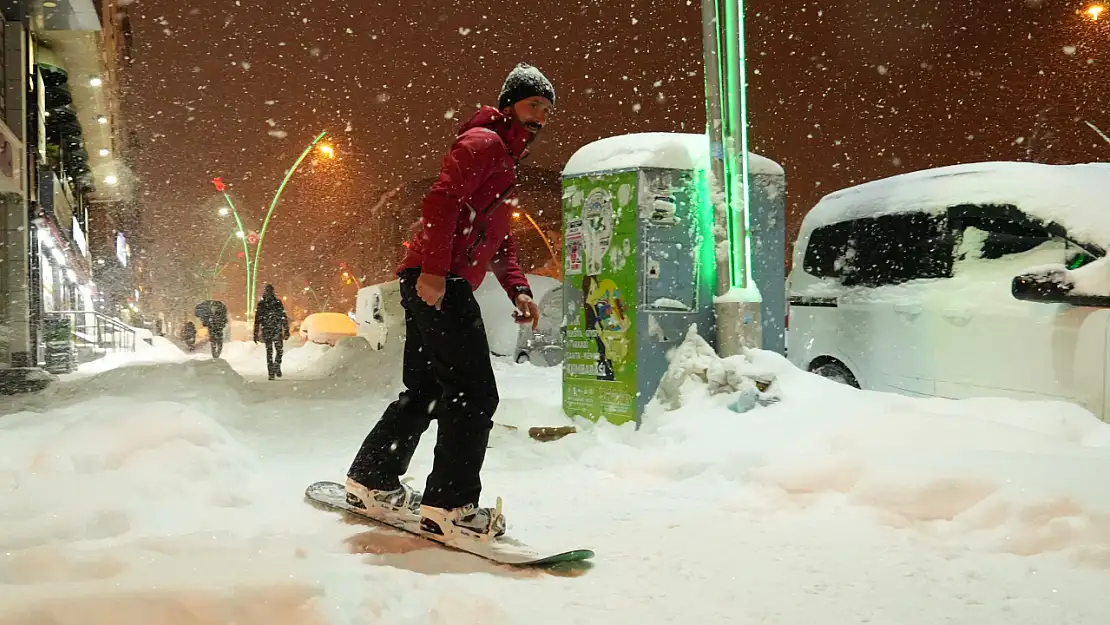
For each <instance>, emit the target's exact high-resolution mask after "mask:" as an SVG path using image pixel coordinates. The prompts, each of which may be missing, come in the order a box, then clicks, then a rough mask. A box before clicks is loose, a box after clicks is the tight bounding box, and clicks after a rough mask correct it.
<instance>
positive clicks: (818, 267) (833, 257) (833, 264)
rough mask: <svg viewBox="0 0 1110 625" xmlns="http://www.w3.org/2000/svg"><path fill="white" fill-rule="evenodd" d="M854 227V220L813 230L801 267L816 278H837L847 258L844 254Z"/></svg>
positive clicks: (846, 251)
mask: <svg viewBox="0 0 1110 625" xmlns="http://www.w3.org/2000/svg"><path fill="white" fill-rule="evenodd" d="M854 227H855V222H853V221H843V222H840V223H837V224H832V225H830V226H822V227H821V228H818V229H816V230H814V231H813V234H811V235H810V236H809V244H808V245H807V246H806V255H805V258H803V259H802V269H804V270H805V272H806V273H808V274H810V275H811V276H816V277H818V278H839V277H840V275H841V270H842V269H843V268H844V265H845V263H846V261H847V260H848V259H847V258H846V254H847V253H848V247H849V242H850V240H851V238H852V229H853V228H854Z"/></svg>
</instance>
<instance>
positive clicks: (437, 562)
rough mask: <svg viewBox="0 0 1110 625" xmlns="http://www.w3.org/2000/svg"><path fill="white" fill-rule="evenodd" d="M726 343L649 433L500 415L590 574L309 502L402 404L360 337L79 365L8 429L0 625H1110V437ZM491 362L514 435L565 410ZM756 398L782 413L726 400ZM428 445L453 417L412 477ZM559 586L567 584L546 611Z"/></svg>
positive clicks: (1020, 410)
mask: <svg viewBox="0 0 1110 625" xmlns="http://www.w3.org/2000/svg"><path fill="white" fill-rule="evenodd" d="M229 347H231V346H229ZM247 347H250V346H247ZM704 347H705V346H704V345H702V344H699V343H698V342H697V341H696V340H693V339H691V340H688V342H687V343H685V344H684V345H683V346H682V348H680V349H679V350H678V351H677V352H676V354H675V357H674V358H673V359H672V368H671V370H670V371H669V372H668V380H669V381H670V382H668V384H669V385H670V386H669V389H668V390H667V391H665V393H669V395H668V401H662V397H661V398H659V399H660V400H659V401H653V402H652V404H651V405H649V407H648V410H647V412H646V414H645V418H644V425H643V427H642V428H641V429H640V430H639V431H635V430H634V429H633V427H632V426H631V425H626V426H614V425H612V424H609V423H607V422H601V423H597V424H594V423H591V422H587V421H577V422H576V423H575V424H576V425H577V426H578V427H579V432H578V433H577V434H573V435H570V436H567V437H566V438H563V439H561V440H559V441H556V442H550V443H538V442H535V441H532V440H531V439H529V438H528V437H527V435H526V433H522V432H520V431H510V430H506V429H504V428H495V429H494V432H493V434H492V435H491V439H490V449H489V451H488V452H487V456H486V461H485V465H484V469H483V474H482V482H483V487H484V491H483V499H484V500H487V501H492V499H493V497H495V496H497V495H501V496H503V497H505V511H506V514H507V516H508V519H509V528H510V529H509V531H510V533H511V534H513V535H514V536H516V537H517V538H519V539H521V540H524V541H526V542H529V543H532V544H536V545H543V544H551V543H568V542H569V543H574V544H578V545H581V546H584V547H590V548H593V549H595V550H596V551H597V554H598V555H597V560H596V562H597V565H596V566H595V567H594V568H593V569H591V570H586V571H580V572H579V573H580V576H578V577H562V576H556V575H548V574H544V573H539V572H520V571H510V570H506V569H503V568H500V567H494V566H491V565H488V564H486V563H485V562H482V561H478V560H475V559H474V558H472V557H469V556H466V555H464V554H457V553H452V552H449V551H447V550H443V549H439V548H436V547H431V546H429V545H428V544H427V543H425V542H423V541H421V540H420V539H417V538H410V537H407V536H399V535H396V534H392V533H389V532H384V531H378V530H376V529H375V528H373V527H371V526H368V525H364V524H360V523H356V522H351V521H347V520H345V519H344V518H343V517H341V516H339V515H337V514H334V513H331V512H326V511H320V510H317V509H315V508H312V507H311V506H309V505H307V504H306V503H305V502H304V501H303V498H302V493H303V490H304V488H305V486H306V485H307V484H309V483H311V482H313V481H316V480H319V479H329V478H330V479H336V480H342V479H343V476H344V475H345V471H346V469H347V467H348V465H349V463H350V460H351V458H352V456H353V455H354V453H355V451H356V450H357V449H358V446H359V445H360V444H361V442H362V439H363V437H364V436H365V434H366V432H367V431H368V430H369V428H370V427H372V426H373V423H374V420H375V419H376V418H377V417H378V415H380V414H381V411H382V409H383V408H384V407H385V405H386V404H387V403H388V402H389V401H391V400H392V399H393V397H392V392H391V391H388V392H387V389H386V386H388V384H392V383H393V382H392V381H389V380H386V381H384V383H383V380H382V379H379V378H378V376H379V375H384V374H385V373H387V372H389V371H399V367H397V366H396V362H394V363H386V361H384V360H372V359H371V356H381V355H383V352H378V351H376V350H372V349H370V348H369V345H368V344H367V343H366V342H365V341H364V340H362V339H360V338H354V339H348V340H344V341H341V342H340V343H339V344H338V345H337V346H336V347H335V348H333V349H330V350H325V351H324V352H323V353H321V354H320V355H319V357H318V358H317V359H316V360H315V361H314V364H313V365H312V368H313V370H314V371H316V372H318V373H322V372H324V371H327V372H330V374H329V375H322V377H320V378H319V379H316V380H307V381H290V380H286V381H283V382H278V383H268V382H265V381H259V382H251V381H249V380H244V379H243V377H242V376H240V375H238V374H236V373H235V372H234V371H232V370H231V368H230V364H229V363H228V362H226V361H212V360H209V359H206V358H201V359H192V360H189V361H186V362H180V363H160V364H151V365H142V366H133V367H126V368H122V369H119V370H116V371H109V372H105V373H102V374H99V375H95V376H90V377H88V378H83V379H74V380H67V381H63V382H62V383H60V384H59V385H57V388H58V389H62V390H59V391H56V392H55V393H54V394H53V395H49V394H46V393H45V392H44V393H43V394H40V396H41V397H42V398H43V399H47V400H49V403H47V404H44V405H42V406H39V408H41V410H39V411H38V412H36V413H30V412H26V413H19V414H10V415H8V416H5V417H2V418H0V492H2V493H3V497H0V527H2V528H3V531H0V554H3V557H0V625H32V624H34V625H39V624H43V623H57V624H65V625H70V624H72V625H78V624H85V623H112V624H120V625H132V624H134V625H145V624H147V623H155V622H156V623H160V624H165V625H200V624H216V623H230V622H237V623H276V624H278V625H323V624H333V623H334V624H336V625H340V624H342V625H349V624H351V623H363V622H374V623H448V622H451V623H455V622H457V623H483V624H489V625H493V624H512V623H537V624H540V625H547V624H551V625H555V624H557V623H559V624H561V623H567V622H573V623H584V624H595V623H596V624H606V625H625V624H631V623H637V624H641V623H717V622H722V621H724V620H728V619H733V620H743V621H751V622H768V623H836V624H837V625H856V624H861V625H862V624H863V623H907V624H908V623H935V622H941V621H945V622H952V623H959V624H961V625H972V624H974V625H1044V624H1045V623H1057V622H1065V621H1066V622H1067V623H1072V624H1075V625H1102V624H1103V623H1106V622H1110V605H1108V604H1107V603H1106V601H1105V589H1106V583H1107V580H1108V579H1110V577H1108V576H1110V489H1107V488H1106V487H1105V484H1104V481H1105V480H1103V479H1102V476H1105V475H1107V474H1108V473H1110V434H1108V428H1110V426H1107V425H1105V424H1103V423H1101V422H1098V421H1097V420H1095V419H1094V417H1093V416H1091V415H1090V414H1089V413H1087V412H1085V411H1083V410H1081V409H1078V408H1076V407H1074V406H1071V405H1068V404H1062V403H1052V402H1018V401H1010V400H998V399H982V400H969V401H960V402H957V401H947V400H920V399H912V398H908V397H901V396H896V395H886V394H881V393H872V392H864V391H856V390H854V389H851V388H848V387H845V386H842V385H839V384H836V383H833V382H830V381H828V380H824V379H822V378H819V377H817V376H813V375H810V374H807V373H804V372H802V371H800V370H798V369H796V368H794V367H792V366H791V365H790V364H789V363H787V362H786V361H785V360H784V359H782V358H781V357H779V356H777V355H775V354H772V353H768V352H761V351H750V352H747V353H745V354H743V355H742V356H733V357H731V358H728V359H719V358H717V357H716V356H715V355H714V354H713V353H712V352H711V351H707V350H706V349H704ZM290 351H291V352H292V351H296V350H290ZM393 357H396V355H394V356H393ZM233 362H237V361H234V360H233ZM375 363H378V365H377V366H380V367H384V368H382V369H378V368H375ZM355 372H360V373H361V374H362V376H363V377H362V380H363V381H361V382H359V384H358V385H356V384H354V383H352V382H347V381H343V380H345V379H347V378H353V377H354V373H355ZM495 372H496V374H497V376H498V383H499V388H500V390H501V396H502V402H501V406H500V409H499V410H498V415H497V420H498V422H500V423H509V424H516V423H518V422H517V421H514V420H515V419H519V420H520V421H519V423H520V424H521V425H525V424H526V422H527V420H529V419H540V420H542V421H551V420H554V419H557V418H559V419H563V422H565V417H561V411H560V408H559V402H560V397H559V395H560V394H559V379H560V378H559V372H558V370H557V369H548V368H538V367H520V366H514V365H511V364H508V363H504V362H501V361H497V362H495ZM333 378H334V379H333ZM394 381H395V379H394ZM313 384H321V385H326V384H335V385H338V388H339V389H340V390H341V391H342V392H334V390H333V391H332V392H322V393H319V394H311V395H306V393H305V390H306V389H309V388H312V385H313ZM344 385H348V386H344ZM360 385H361V386H360ZM752 386H754V387H755V391H756V393H757V394H761V395H759V396H760V397H762V398H764V399H768V398H770V399H777V400H778V401H777V402H775V401H765V402H762V403H760V402H756V404H755V405H754V406H752V407H750V409H748V410H747V411H746V412H736V411H735V410H733V409H730V406H732V405H733V403H734V401H735V399H736V398H737V396H741V395H743V394H744V393H746V392H748V391H750V390H751V387H752ZM66 388H70V389H72V390H70V391H66V392H63V390H64V389H66ZM321 388H324V387H321ZM542 424H544V425H560V424H561V423H557V422H547V423H542ZM435 440H436V424H435V423H433V424H432V426H431V427H430V428H429V431H428V432H427V433H426V434H425V435H424V440H423V444H422V445H421V446H420V448H419V449H418V451H417V454H416V456H415V458H414V459H413V462H412V465H411V467H410V470H409V475H411V476H413V477H415V478H416V484H418V485H419V484H421V483H422V482H423V479H424V476H425V475H426V474H427V472H428V470H429V469H430V467H431V463H432V449H433V447H434V442H435ZM738 563H739V564H738ZM660 589H665V592H661V591H660ZM552 597H562V598H567V597H572V598H573V600H567V601H560V602H559V605H558V608H557V609H555V610H549V611H546V612H545V611H539V612H538V611H537V610H536V609H535V608H536V606H537V605H550V604H551V600H552Z"/></svg>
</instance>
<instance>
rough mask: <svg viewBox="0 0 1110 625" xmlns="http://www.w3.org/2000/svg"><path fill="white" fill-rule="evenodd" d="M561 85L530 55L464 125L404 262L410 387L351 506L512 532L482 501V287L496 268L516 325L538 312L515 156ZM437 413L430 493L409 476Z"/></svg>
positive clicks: (365, 453) (361, 469)
mask: <svg viewBox="0 0 1110 625" xmlns="http://www.w3.org/2000/svg"><path fill="white" fill-rule="evenodd" d="M554 103H555V89H554V87H553V86H552V84H551V82H550V81H549V80H548V79H547V78H546V77H545V76H544V75H543V74H542V73H541V72H540V71H539V70H538V69H536V68H534V67H532V66H530V65H527V64H523V63H522V64H520V65H518V66H517V67H516V68H514V69H513V71H512V73H510V74H509V76H508V78H506V80H505V83H504V86H503V88H502V90H501V95H500V98H499V101H498V106H497V108H493V107H492V106H483V107H482V108H481V109H479V110H478V112H477V113H476V114H475V115H474V116H473V117H472V118H471V119H470V121H468V122H466V123H465V124H463V125H462V127H461V128H460V130H459V133H458V137H457V138H456V140H455V143H454V145H453V146H452V147H451V149H450V151H449V152H448V153H447V156H446V157H445V158H444V159H443V164H442V168H441V171H440V174H439V178H438V179H437V180H436V182H435V183H434V184H433V185H432V188H431V190H430V191H429V193H428V195H427V196H426V197H425V198H424V202H423V205H422V207H421V223H422V228H421V229H420V230H419V234H418V235H417V236H415V237H414V238H413V240H412V241H410V242H409V244H408V249H407V251H406V254H405V258H404V261H403V262H402V263H401V266H400V268H399V269H398V273H397V275H398V277H399V278H400V281H399V282H400V291H401V305H402V306H403V307H404V309H405V337H406V338H405V349H404V365H403V378H402V379H403V381H404V384H405V391H404V392H402V393H401V394H400V396H399V397H398V398H397V400H396V401H394V402H393V403H392V404H390V405H389V407H388V408H386V410H385V413H384V414H383V415H382V418H381V420H380V421H379V422H378V424H377V425H375V426H374V429H373V430H372V431H371V432H370V434H369V435H367V437H366V440H365V441H364V442H363V443H362V447H361V449H359V451H358V454H357V455H356V456H355V459H354V461H353V462H352V464H351V467H350V469H349V470H348V471H347V478H348V479H347V483H346V491H347V499H348V501H349V502H350V503H351V505H354V506H358V507H365V508H368V509H372V510H378V511H380V512H383V513H384V514H386V515H388V516H393V517H408V518H415V517H416V516H419V518H420V527H421V529H422V531H425V532H428V533H432V534H437V535H440V536H442V537H444V538H451V537H453V536H457V535H463V536H468V537H474V538H479V539H487V540H488V539H491V538H493V537H495V536H501V535H503V534H504V533H505V529H506V523H505V518H504V517H503V516H501V515H500V514H499V512H498V511H494V510H491V509H490V508H480V507H478V503H479V502H478V499H479V495H480V494H481V490H482V483H481V479H480V475H479V474H480V472H481V469H482V463H483V462H484V460H485V455H486V445H487V443H488V441H489V433H490V429H491V428H492V427H493V413H494V411H495V410H496V409H497V403H498V394H497V382H496V380H495V379H494V376H493V367H492V364H491V363H490V355H489V344H488V341H487V339H486V330H485V326H484V325H483V324H482V311H481V309H480V308H479V306H478V302H477V300H476V299H475V298H474V290H475V289H477V288H478V286H479V285H481V283H482V279H483V278H485V275H486V271H487V270H490V271H493V273H494V275H495V276H496V277H497V280H498V282H500V283H501V287H502V288H503V289H504V290H505V293H506V294H507V295H508V296H509V300H510V301H512V302H513V305H514V306H515V307H516V311H514V312H513V316H514V317H515V318H516V321H517V322H518V323H531V324H532V328H533V329H535V327H536V325H537V323H538V321H539V314H540V311H539V307H538V306H537V305H536V303H535V302H534V301H532V291H531V289H530V288H529V285H528V280H527V278H526V277H525V276H524V272H523V271H521V269H520V265H519V264H518V263H517V257H516V244H515V243H514V241H513V238H512V235H511V233H510V231H509V227H510V222H511V215H512V212H513V210H514V207H515V205H516V202H515V201H514V200H513V199H512V197H513V191H514V189H515V187H516V166H517V163H518V162H519V161H520V160H521V159H522V158H524V157H525V156H526V155H527V149H526V148H527V146H528V145H529V144H530V143H531V142H532V141H533V140H535V138H536V136H537V135H538V134H539V132H540V130H541V129H542V128H543V126H544V124H545V123H546V122H547V115H548V113H549V112H550V111H551V109H552V108H553V107H554ZM431 419H436V420H437V421H438V423H439V434H438V438H437V440H436V446H435V462H434V464H433V466H432V471H431V474H430V475H428V480H427V484H426V487H425V490H424V492H423V493H420V492H418V491H416V490H415V489H413V488H412V487H410V486H408V484H405V483H402V482H401V481H400V477H401V476H402V475H403V474H404V473H405V472H406V471H407V470H408V465H409V461H410V460H411V458H412V455H413V453H414V452H415V451H416V446H417V444H418V443H419V442H420V436H421V435H422V434H423V433H424V431H425V430H426V429H427V428H428V425H429V423H430V421H431Z"/></svg>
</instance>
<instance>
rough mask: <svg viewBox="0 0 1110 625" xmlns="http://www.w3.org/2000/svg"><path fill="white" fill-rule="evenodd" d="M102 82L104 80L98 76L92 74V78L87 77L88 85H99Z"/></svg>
mask: <svg viewBox="0 0 1110 625" xmlns="http://www.w3.org/2000/svg"><path fill="white" fill-rule="evenodd" d="M103 84H104V81H103V80H101V79H100V76H93V77H92V78H90V79H89V85H91V86H93V87H99V86H100V85H103Z"/></svg>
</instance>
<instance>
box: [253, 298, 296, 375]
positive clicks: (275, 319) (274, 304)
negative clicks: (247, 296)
mask: <svg viewBox="0 0 1110 625" xmlns="http://www.w3.org/2000/svg"><path fill="white" fill-rule="evenodd" d="M288 338H289V317H287V316H286V315H285V306H284V305H283V304H282V303H281V300H280V299H278V298H277V295H274V285H272V284H267V285H266V287H265V288H264V289H262V299H261V300H259V301H258V306H256V307H255V309H254V342H255V343H257V342H259V341H265V343H266V371H267V373H269V375H270V379H271V380H273V379H274V377H279V378H280V377H281V355H282V351H283V349H284V347H285V345H284V341H285V340H286V339H288Z"/></svg>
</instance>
